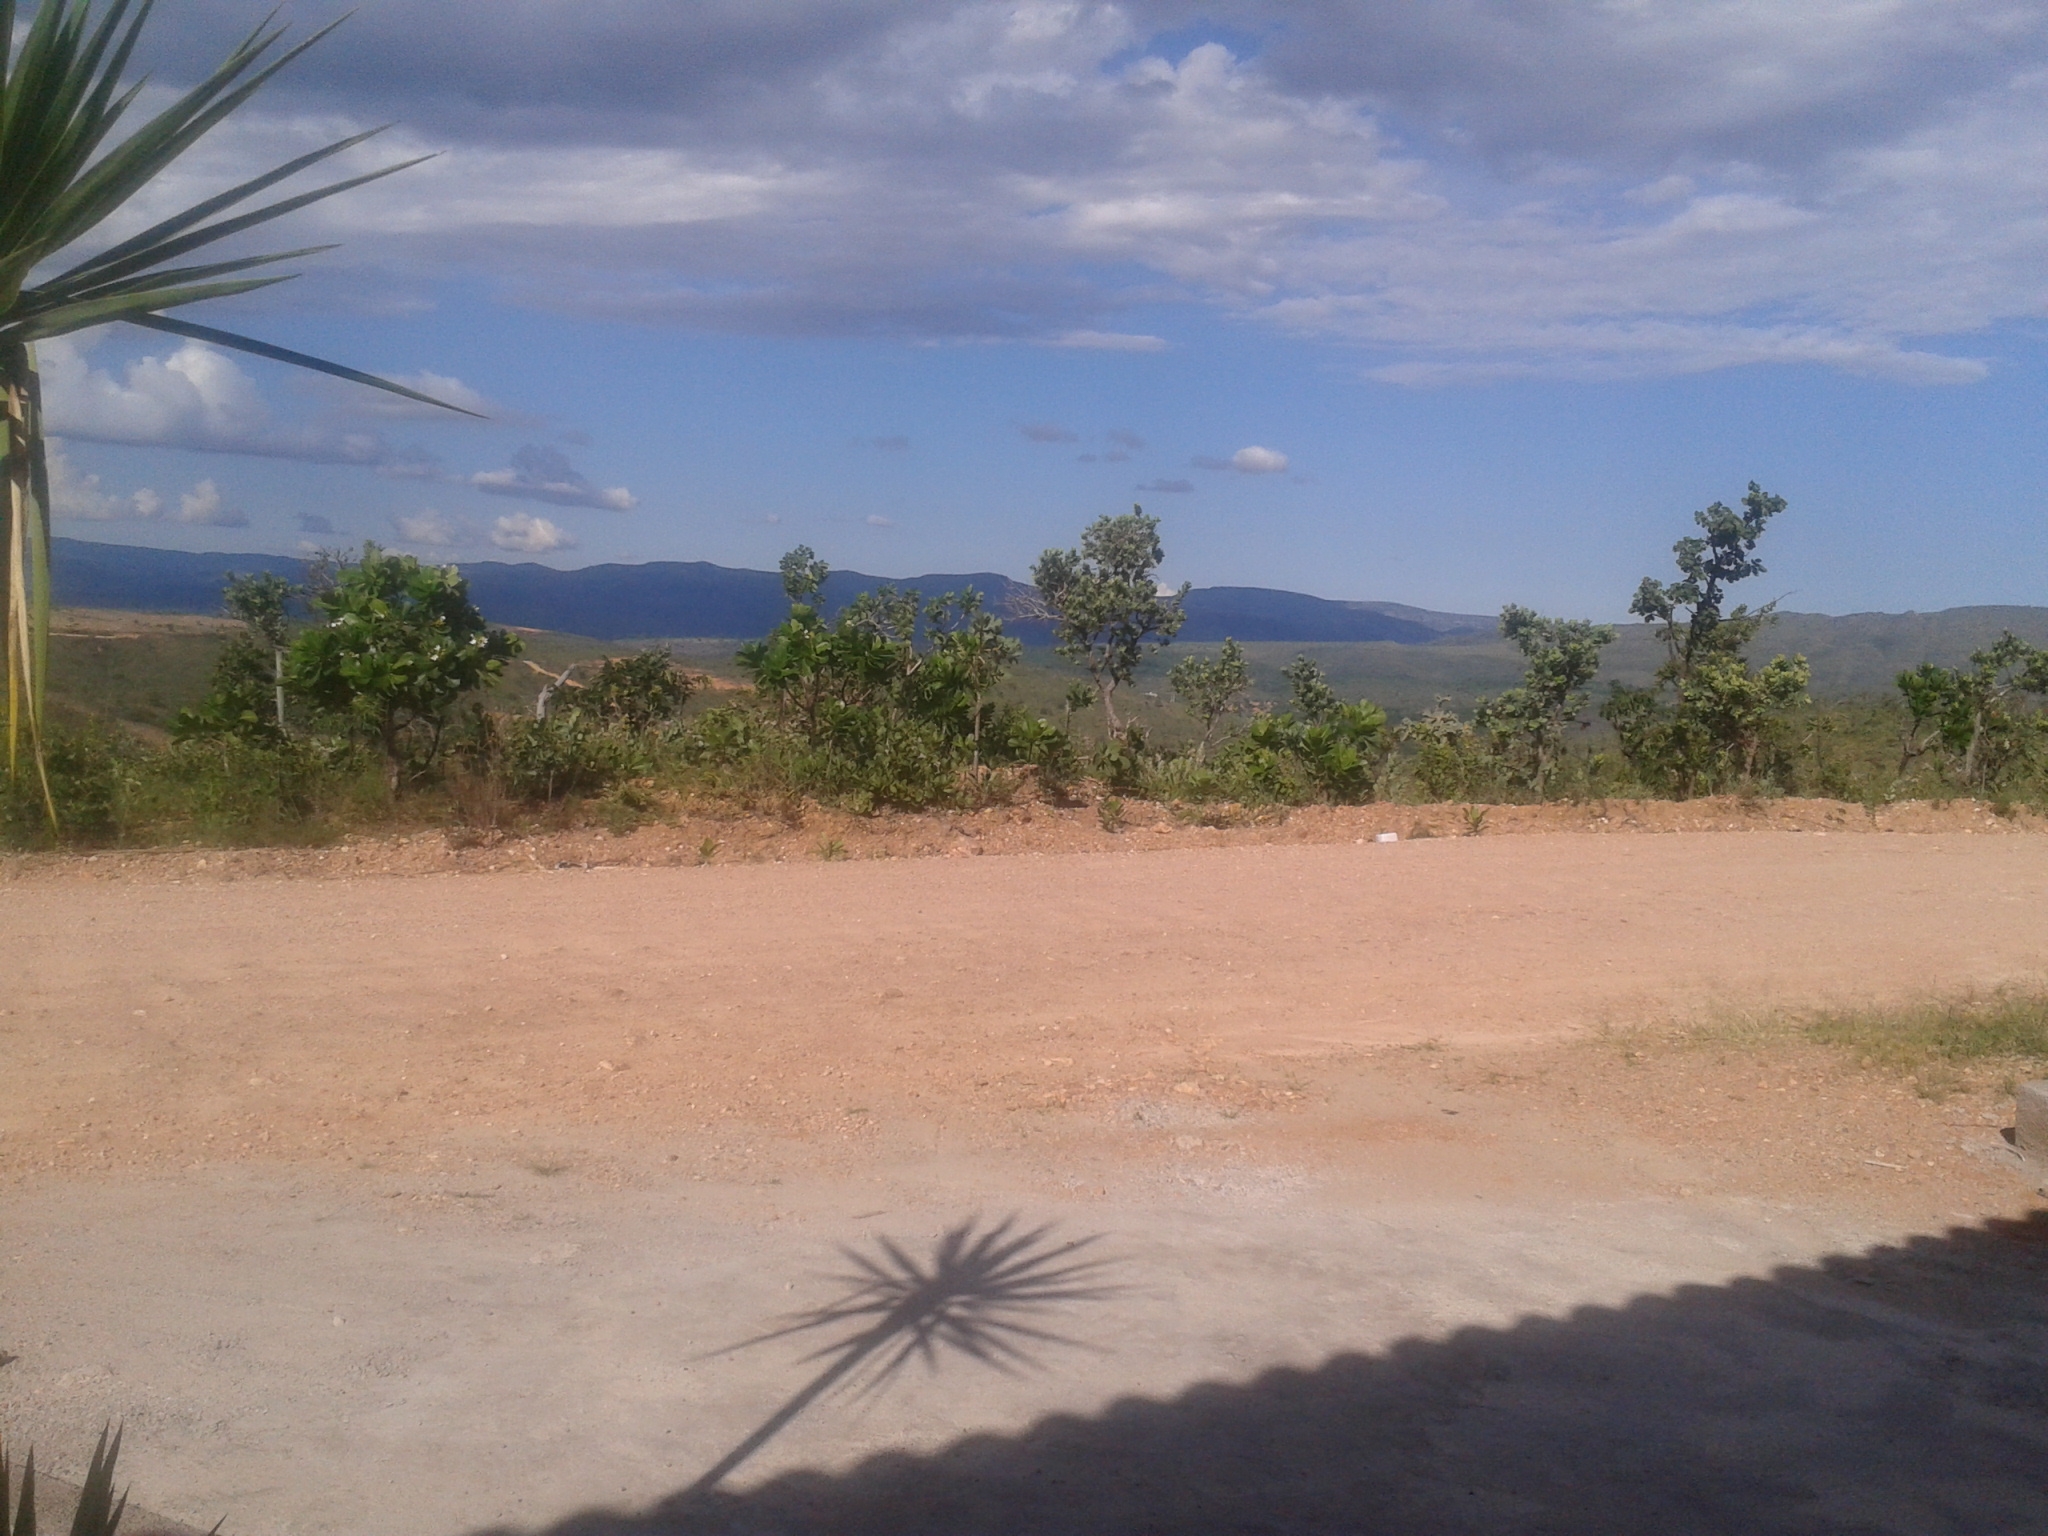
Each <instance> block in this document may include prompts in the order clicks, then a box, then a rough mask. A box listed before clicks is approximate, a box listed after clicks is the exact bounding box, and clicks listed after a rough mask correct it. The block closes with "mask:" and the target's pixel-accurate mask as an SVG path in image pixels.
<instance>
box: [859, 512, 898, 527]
mask: <svg viewBox="0 0 2048 1536" xmlns="http://www.w3.org/2000/svg"><path fill="white" fill-rule="evenodd" d="M866 521H867V525H868V526H869V527H870V528H894V527H895V526H896V519H895V518H893V517H883V516H882V515H881V514H880V513H879V512H870V513H869V514H868V516H867V519H866Z"/></svg>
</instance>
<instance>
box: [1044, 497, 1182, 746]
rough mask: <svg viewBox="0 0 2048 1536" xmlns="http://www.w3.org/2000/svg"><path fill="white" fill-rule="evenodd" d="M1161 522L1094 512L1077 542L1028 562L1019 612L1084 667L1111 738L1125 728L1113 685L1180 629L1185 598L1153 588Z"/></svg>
mask: <svg viewBox="0 0 2048 1536" xmlns="http://www.w3.org/2000/svg"><path fill="white" fill-rule="evenodd" d="M1165 558H1166V551H1165V549H1164V548H1163V547H1162V546H1161V544H1160V542H1159V519H1158V518H1156V517H1147V516H1146V515H1145V509H1144V508H1143V507H1132V508H1131V510H1130V511H1129V512H1128V513H1125V514H1124V515H1123V516H1121V517H1107V516H1105V517H1099V518H1097V519H1096V520H1095V521H1094V522H1093V523H1091V524H1089V525H1088V527H1087V528H1086V529H1085V530H1083V532H1082V534H1081V547H1080V548H1079V549H1078V550H1073V549H1048V550H1047V551H1046V552H1045V553H1044V554H1042V555H1040V556H1039V557H1038V561H1037V563H1036V564H1034V565H1033V566H1032V567H1031V585H1032V588H1033V591H1032V592H1031V594H1030V595H1028V596H1026V597H1025V598H1023V599H1022V600H1021V601H1020V603H1019V605H1018V606H1019V609H1020V612H1021V613H1022V615H1023V616H1024V617H1028V618H1035V619H1043V620H1045V621H1047V622H1048V623H1050V624H1051V625H1052V632H1053V648H1054V649H1055V650H1057V651H1058V652H1059V653H1060V655H1062V656H1064V657H1066V658H1067V659H1068V660H1069V661H1073V662H1078V663H1079V664H1080V665H1081V666H1083V667H1085V668H1087V670H1088V676H1089V678H1090V680H1091V681H1092V682H1093V683H1094V685H1095V692H1096V697H1097V698H1098V699H1100V701H1101V703H1102V719H1103V724H1104V726H1105V728H1106V729H1107V730H1108V732H1109V735H1110V738H1111V739H1112V740H1116V739H1120V738H1121V737H1122V736H1123V735H1124V733H1125V731H1126V729H1127V727H1126V725H1125V723H1124V722H1123V721H1122V720H1120V719H1119V718H1118V717H1117V712H1116V690H1117V689H1118V688H1121V687H1123V686H1125V685H1126V684H1128V683H1129V682H1130V681H1131V679H1132V678H1133V677H1135V676H1136V675H1137V671H1138V665H1139V663H1140V662H1142V661H1143V660H1144V659H1145V658H1146V657H1147V656H1149V655H1151V654H1152V653H1153V652H1155V651H1157V650H1158V649H1159V648H1160V647H1161V646H1164V645H1166V644H1168V643H1170V642H1171V641H1172V639H1173V637H1174V636H1175V635H1177V634H1179V633H1180V627H1181V625H1182V624H1183V623H1184V622H1185V621H1186V619H1187V613H1186V611H1185V609H1184V608H1183V607H1182V604H1183V603H1184V602H1185V600H1186V598H1187V595H1188V588H1187V586H1186V584H1183V585H1182V586H1181V588H1180V590H1179V591H1173V590H1171V589H1162V588H1161V587H1160V585H1159V562H1160V561H1162V560H1163V559H1165Z"/></svg>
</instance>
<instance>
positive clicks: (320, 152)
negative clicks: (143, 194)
mask: <svg viewBox="0 0 2048 1536" xmlns="http://www.w3.org/2000/svg"><path fill="white" fill-rule="evenodd" d="M390 126H391V125H390V124H389V123H386V124H385V125H383V127H379V128H370V129H367V130H365V131H364V132H362V133H358V134H354V135H351V136H350V137H349V138H346V139H336V140H335V141H334V142H333V143H332V144H329V145H328V146H326V148H324V149H316V150H313V151H312V152H311V153H310V154H304V155H301V156H299V158H298V159H296V160H287V161H286V162H285V163H284V164H283V165H280V166H279V167H278V168H277V169H276V170H274V171H266V172H264V173H263V174H262V175H261V176H256V177H252V178H251V179H250V180H248V181H245V182H243V183H242V184H241V185H240V186H239V187H230V188H228V190H227V191H225V192H221V193H218V194H216V195H215V196H213V197H209V198H207V199H206V200H205V201H203V202H199V203H195V204H193V205H192V206H191V207H190V208H187V209H186V210H185V211H184V212H183V213H180V214H176V215H174V216H172V217H171V218H168V219H165V220H164V221H163V222H162V223H160V224H152V225H151V226H150V227H149V228H148V229H145V230H144V231H143V232H142V233H141V234H139V235H133V236H130V237H129V238H128V239H126V240H123V241H122V242H121V243H120V244H118V245H111V246H109V247H107V249H105V250H104V251H101V252H100V253H99V255H97V256H94V257H92V258H91V259H89V260H87V261H81V262H80V263H79V264H78V265H77V266H75V267H73V268H71V270H70V271H68V272H65V273H62V274H61V275H60V276H58V277H57V278H55V279H54V281H56V282H60V283H61V282H63V281H64V280H65V279H66V278H71V277H77V276H79V275H80V274H82V273H86V272H95V271H98V270H99V269H100V268H102V267H109V266H113V265H115V264H117V263H119V262H121V261H124V260H126V259H127V258H128V257H129V256H132V255H134V254H135V253H137V252H138V251H143V250H146V249H148V248H149V247H150V246H153V245H155V244H156V243H157V242H159V241H161V240H168V239H170V238H171V236H173V235H176V234H180V233H182V232H183V231H185V230H187V229H190V228H191V227H192V226H193V225H194V224H198V223H201V222H203V221H204V220H206V219H210V218H212V217H213V216H214V215H215V214H216V213H219V212H220V211H221V210H222V209H224V208H232V207H234V205H235V204H236V203H239V202H241V201H243V200H244V199H245V198H250V197H254V196H255V195H256V194H257V193H258V192H261V191H262V190H263V189H264V188H265V187H274V186H276V185H277V184H278V183H279V182H280V181H283V180H285V179H286V178H288V177H291V176H296V175H298V173H299V172H300V171H304V170H309V169H311V168H312V167H313V166H316V165H318V164H319V163H320V162H321V161H322V160H325V159H327V158H328V157H330V156H332V155H338V154H340V153H341V152H342V151H343V150H349V149H354V148H355V147H356V146H357V145H358V144H360V143H362V142H363V141H364V140H366V139H374V138H375V137H376V136H377V135H378V134H380V133H383V132H384V131H385V130H386V129H388V128H389V127H390Z"/></svg>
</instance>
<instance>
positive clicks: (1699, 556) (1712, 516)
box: [1503, 480, 1785, 682]
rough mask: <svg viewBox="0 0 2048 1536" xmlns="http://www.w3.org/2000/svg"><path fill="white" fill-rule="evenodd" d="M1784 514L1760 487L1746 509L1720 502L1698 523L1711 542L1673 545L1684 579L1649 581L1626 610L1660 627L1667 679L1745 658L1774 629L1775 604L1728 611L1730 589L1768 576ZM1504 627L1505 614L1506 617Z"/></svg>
mask: <svg viewBox="0 0 2048 1536" xmlns="http://www.w3.org/2000/svg"><path fill="white" fill-rule="evenodd" d="M1784 510H1785V498H1784V497H1782V496H1772V495H1769V494H1767V493H1766V492H1765V491H1764V489H1763V487H1761V486H1760V485H1758V484H1757V483H1756V482H1755V481H1754V480H1752V481H1750V482H1749V492H1748V494H1747V495H1745V496H1744V497H1743V498H1742V510H1741V511H1740V512H1737V511H1735V510H1733V509H1732V508H1730V507H1726V506H1723V505H1722V504H1721V503H1720V502H1718V501H1717V502H1715V503H1714V504H1713V505H1712V506H1710V507H1708V508H1707V509H1706V511H1704V512H1695V513H1693V515H1692V520H1693V521H1694V522H1695V523H1697V524H1698V525H1699V527H1700V529H1701V532H1702V533H1704V535H1705V537H1704V538H1702V537H1699V536H1697V535H1689V536H1687V537H1686V538H1682V539H1680V540H1679V541H1678V542H1677V543H1676V544H1674V545H1672V546H1671V552H1672V554H1673V555H1674V556H1676V557H1677V561H1678V580H1676V581H1674V582H1668V583H1667V582H1660V581H1658V580H1657V579H1656V578H1655V577H1653V576H1645V577H1644V578H1643V581H1642V585H1641V586H1639V587H1637V588H1636V595H1635V597H1634V599H1633V600H1631V601H1630V603H1629V605H1628V611H1629V612H1630V613H1632V614H1634V615H1635V616H1636V617H1637V618H1639V619H1641V620H1642V621H1643V622H1644V623H1646V624H1656V625H1659V626H1661V627H1660V628H1659V629H1658V631H1657V635H1658V638H1659V639H1661V640H1662V641H1663V642H1664V647H1665V653H1666V659H1665V663H1664V675H1665V676H1667V677H1668V678H1669V680H1671V681H1673V682H1678V681H1682V680H1683V679H1684V678H1685V676H1686V675H1687V674H1688V673H1689V672H1691V671H1692V669H1693V668H1694V667H1695V666H1697V665H1698V664H1699V663H1700V662H1701V661H1703V660H1705V659H1706V658H1707V657H1709V656H1739V655H1741V654H1742V652H1743V650H1744V649H1745V648H1746V647H1747V646H1748V645H1749V643H1750V641H1752V640H1754V639H1755V638H1756V636H1757V631H1758V630H1760V629H1762V628H1763V626H1764V625H1765V624H1767V623H1768V622H1770V619H1771V616H1772V615H1773V614H1774V613H1775V612H1776V611H1777V608H1778V605H1777V603H1776V602H1769V603H1765V604H1764V605H1763V606H1762V607H1761V608H1758V609H1756V610H1755V611H1754V612H1752V611H1751V610H1750V609H1749V608H1748V607H1746V606H1744V605H1742V604H1737V605H1736V606H1735V607H1734V608H1732V609H1729V608H1726V607H1725V604H1726V602H1727V593H1728V588H1729V587H1730V586H1732V585H1733V584H1734V583H1736V582H1738V581H1747V580H1748V579H1749V578H1750V577H1752V576H1761V575H1763V574H1764V563H1763V562H1762V561H1761V560H1759V559H1757V558H1756V546H1757V542H1758V540H1760V539H1761V538H1762V537H1763V534H1764V528H1765V527H1766V525H1768V524H1769V522H1770V521H1771V519H1772V518H1774V517H1776V516H1777V515H1778V514H1779V513H1781V512H1783V511H1784ZM1503 622H1505V615H1503Z"/></svg>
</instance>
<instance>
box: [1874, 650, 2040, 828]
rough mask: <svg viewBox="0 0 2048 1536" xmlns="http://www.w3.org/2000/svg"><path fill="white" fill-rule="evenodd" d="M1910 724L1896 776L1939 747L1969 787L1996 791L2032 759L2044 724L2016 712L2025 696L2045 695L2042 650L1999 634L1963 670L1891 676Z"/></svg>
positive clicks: (1925, 668) (2033, 713)
mask: <svg viewBox="0 0 2048 1536" xmlns="http://www.w3.org/2000/svg"><path fill="white" fill-rule="evenodd" d="M1898 685H1899V692H1900V693H1901V694H1902V695H1904V697H1905V701H1906V710H1907V714H1908V716H1909V717H1910V721H1911V723H1910V724H1909V725H1908V727H1907V729H1906V733H1905V741H1904V744H1903V747H1902V750H1901V752H1900V758H1899V771H1900V772H1901V773H1904V772H1905V771H1906V769H1907V768H1908V767H1910V766H1911V765H1912V763H1913V762H1914V760H1915V759H1917V758H1920V757H1922V756H1924V755H1926V754H1927V753H1928V752H1929V751H1932V750H1936V749H1939V750H1940V751H1941V752H1942V753H1943V754H1944V755H1945V756H1946V757H1947V758H1948V759H1949V762H1950V765H1951V766H1952V768H1953V771H1954V772H1955V775H1956V777H1957V778H1958V779H1960V780H1961V781H1962V782H1963V783H1964V784H1966V785H1968V786H1970V787H1971V788H1977V789H1989V788H1995V787H1996V786H1998V785H1999V784H2001V783H2003V782H2005V781H2006V780H2007V779H2008V778H2010V777H2011V776H2012V775H2013V774H2014V773H2016V772H2019V771H2022V770H2024V769H2025V768H2026V767H2028V766H2030V765H2031V764H2032V763H2033V762H2034V761H2035V759H2036V757H2037V755H2038V753H2039V750H2040V747H2041V745H2042V743H2043V741H2044V739H2048V721H2044V719H2043V718H2042V716H2041V714H2040V712H2039V711H2037V710H2027V709H2024V708H2023V707H2022V706H2021V698H2022V696H2023V695H2025V694H2030V693H2031V694H2048V650H2043V649H2041V648H2040V647H2039V646H2034V645H2029V644H2028V643H2027V642H2026V641H2024V640H2022V639H2020V638H2019V637H2018V636H2017V635H2015V634H2013V632H2012V631H2011V630H2007V631H2005V632H2004V633H2003V634H2001V635H2000V636H1999V637H1998V638H1997V639H1996V640H1994V641H1993V642H1992V643H1991V644H1990V645H1988V646H1986V647H1984V648H1983V649H1982V650H1979V651H1973V652H1972V653H1971V655H1970V665H1969V666H1968V667H1942V666H1937V665H1935V664H1934V663H1933V662H1923V663H1922V664H1921V665H1920V666H1918V667H1915V668H1914V669H1913V670H1912V671H1910V672H1901V673H1900V674H1899V676H1898Z"/></svg>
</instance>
